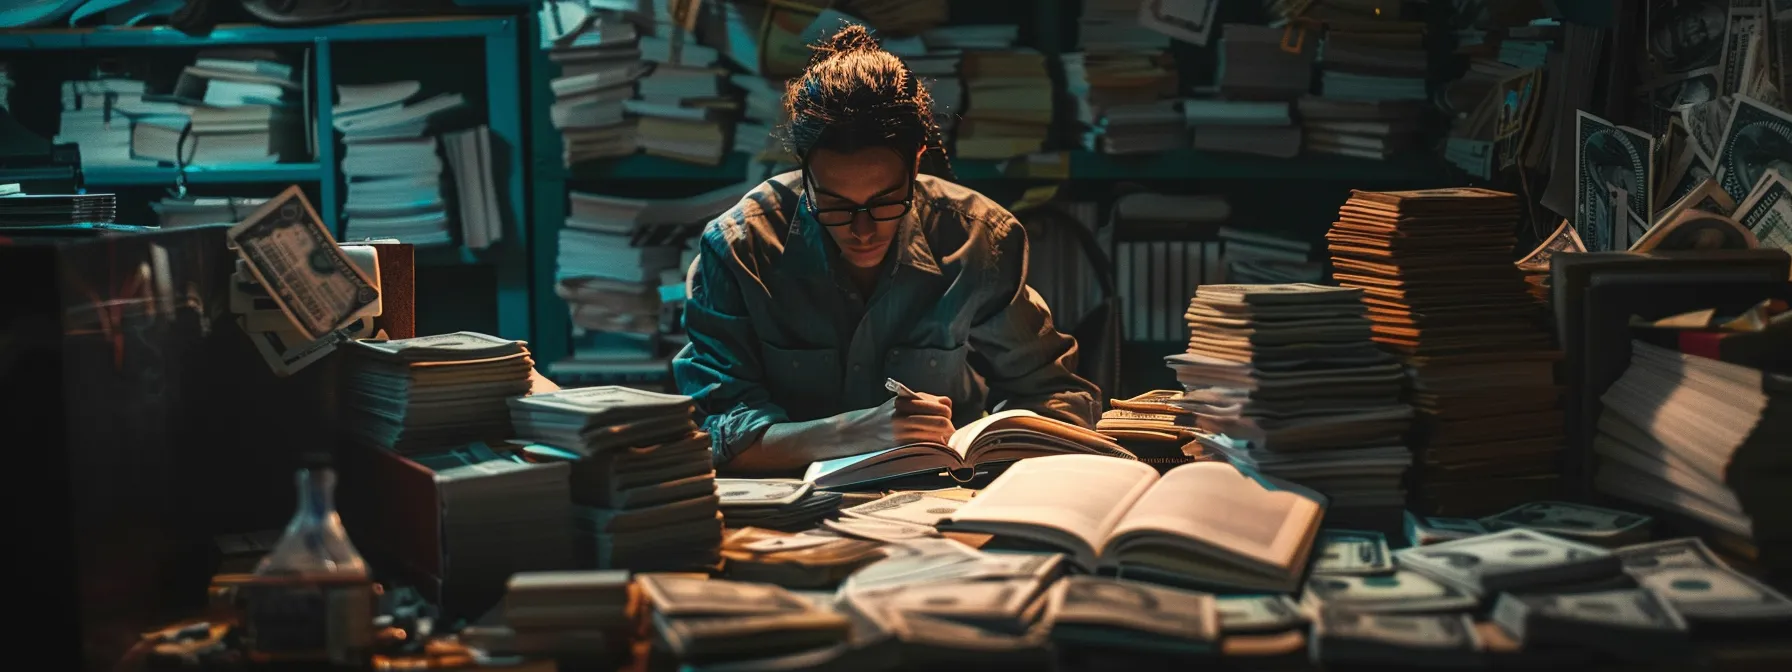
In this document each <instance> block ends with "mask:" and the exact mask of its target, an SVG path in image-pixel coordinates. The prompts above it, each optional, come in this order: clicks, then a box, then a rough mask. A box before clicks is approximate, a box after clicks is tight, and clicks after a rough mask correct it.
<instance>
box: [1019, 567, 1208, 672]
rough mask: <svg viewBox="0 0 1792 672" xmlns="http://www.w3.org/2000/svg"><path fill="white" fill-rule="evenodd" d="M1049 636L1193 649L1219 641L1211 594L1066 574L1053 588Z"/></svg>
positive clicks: (1161, 648) (1183, 650)
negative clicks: (1068, 575) (1050, 631)
mask: <svg viewBox="0 0 1792 672" xmlns="http://www.w3.org/2000/svg"><path fill="white" fill-rule="evenodd" d="M1050 599H1051V608H1050V611H1051V613H1052V614H1053V617H1052V618H1053V621H1052V639H1054V640H1062V641H1071V642H1077V643H1085V644H1092V645H1098V646H1099V645H1109V646H1113V645H1123V646H1125V647H1126V648H1133V649H1143V650H1159V651H1167V652H1181V653H1194V652H1200V651H1207V650H1211V648H1212V647H1213V646H1214V645H1215V644H1216V643H1217V642H1218V641H1219V636H1220V622H1219V620H1220V617H1219V608H1218V606H1216V602H1215V600H1214V597H1213V595H1210V594H1208V593H1203V592H1197V591H1192V590H1181V589H1177V588H1170V587H1168V586H1159V585H1155V584H1149V583H1141V582H1137V581H1125V580H1120V579H1110V578H1106V577H1096V576H1070V577H1065V578H1064V579H1063V580H1061V581H1059V582H1058V583H1057V585H1056V586H1053V587H1052V591H1051V597H1050Z"/></svg>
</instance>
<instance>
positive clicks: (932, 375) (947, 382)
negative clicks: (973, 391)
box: [884, 345, 971, 402]
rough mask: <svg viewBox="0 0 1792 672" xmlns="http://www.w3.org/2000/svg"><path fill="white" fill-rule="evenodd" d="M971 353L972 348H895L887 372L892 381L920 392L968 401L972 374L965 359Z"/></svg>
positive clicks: (964, 346)
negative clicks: (970, 374) (894, 380)
mask: <svg viewBox="0 0 1792 672" xmlns="http://www.w3.org/2000/svg"><path fill="white" fill-rule="evenodd" d="M970 352H971V347H970V346H969V345H960V346H958V347H956V348H909V347H896V348H891V349H890V354H889V360H890V361H889V365H888V366H887V367H886V368H885V369H884V370H885V371H887V372H888V375H889V377H891V378H895V379H896V380H897V381H898V382H901V383H902V384H903V385H907V386H908V387H909V389H911V390H914V391H916V392H926V393H928V394H937V395H940V396H943V397H951V398H952V400H953V401H954V402H959V401H964V400H965V399H966V397H967V396H968V395H967V393H968V392H969V390H970V379H969V374H968V372H967V371H966V369H965V367H966V365H965V357H966V356H968V355H969V354H970Z"/></svg>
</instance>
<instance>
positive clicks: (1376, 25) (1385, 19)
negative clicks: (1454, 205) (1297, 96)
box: [1302, 11, 1430, 159]
mask: <svg viewBox="0 0 1792 672" xmlns="http://www.w3.org/2000/svg"><path fill="white" fill-rule="evenodd" d="M1424 30H1425V24H1424V23H1423V22H1417V21H1401V20H1399V12H1397V11H1393V12H1380V13H1377V14H1364V15H1362V17H1361V20H1357V21H1351V22H1348V23H1337V24H1334V25H1332V26H1331V27H1330V28H1329V29H1328V30H1326V33H1325V40H1324V43H1323V44H1322V45H1321V47H1320V55H1319V69H1320V84H1319V89H1320V95H1319V100H1321V101H1325V102H1329V103H1367V104H1376V103H1397V102H1405V103H1408V104H1409V107H1410V104H1416V103H1424V102H1426V101H1428V100H1429V99H1430V98H1429V95H1428V94H1427V93H1426V91H1425V77H1426V74H1427V71H1428V68H1429V67H1430V63H1429V61H1428V57H1427V54H1426V51H1425V43H1424V40H1425V33H1424ZM1418 122H1419V118H1418V114H1416V113H1413V114H1412V115H1411V116H1408V117H1401V118H1392V119H1389V120H1385V121H1379V122H1355V121H1338V120H1332V119H1323V118H1312V119H1303V120H1302V123H1303V125H1304V126H1305V127H1306V135H1307V141H1306V145H1307V149H1309V150H1311V151H1314V152H1319V153H1324V154H1342V155H1345V156H1356V157H1362V158H1368V159H1385V158H1387V157H1388V156H1389V155H1391V154H1393V153H1394V152H1397V151H1401V150H1404V149H1407V148H1410V147H1413V146H1415V145H1416V144H1417V143H1418V140H1419V128H1418Z"/></svg>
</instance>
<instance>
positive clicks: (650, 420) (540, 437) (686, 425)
mask: <svg viewBox="0 0 1792 672" xmlns="http://www.w3.org/2000/svg"><path fill="white" fill-rule="evenodd" d="M694 411H695V406H693V405H692V403H691V398H690V397H685V396H680V395H675V394H659V393H655V392H646V391H642V390H637V389H633V388H627V387H620V386H616V385H604V386H599V387H581V388H574V389H566V390H560V391H558V392H552V393H549V394H537V395H532V396H529V397H523V398H518V399H512V400H511V402H510V412H511V421H512V423H513V424H515V425H516V435H517V438H518V439H519V440H523V441H529V442H533V443H540V444H546V445H549V446H554V447H557V448H561V449H564V450H569V451H573V452H575V453H578V454H580V455H594V454H597V453H602V452H605V451H610V450H616V449H621V448H630V447H634V446H647V445H653V444H656V443H661V442H663V441H664V440H666V439H668V438H671V437H679V436H684V435H686V434H688V433H690V432H692V431H695V430H696V429H697V426H696V424H695V423H693V422H691V413H693V412H694Z"/></svg>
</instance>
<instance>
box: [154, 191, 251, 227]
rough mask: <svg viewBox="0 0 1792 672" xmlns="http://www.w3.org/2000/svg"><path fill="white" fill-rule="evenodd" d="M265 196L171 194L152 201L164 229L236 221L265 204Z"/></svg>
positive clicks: (159, 222)
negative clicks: (180, 195)
mask: <svg viewBox="0 0 1792 672" xmlns="http://www.w3.org/2000/svg"><path fill="white" fill-rule="evenodd" d="M267 202H268V199H266V198H245V197H239V196H223V197H198V196H193V197H186V198H177V197H173V196H169V197H167V198H163V199H162V200H160V201H156V202H153V203H150V204H149V208H150V209H151V210H154V211H155V213H156V219H157V223H158V224H159V225H160V226H161V227H162V228H164V229H172V228H177V227H182V226H200V225H204V224H235V223H237V222H240V221H243V218H244V217H247V216H248V215H249V213H252V212H255V209H256V208H259V207H261V206H262V205H264V204H266V203H267Z"/></svg>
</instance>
